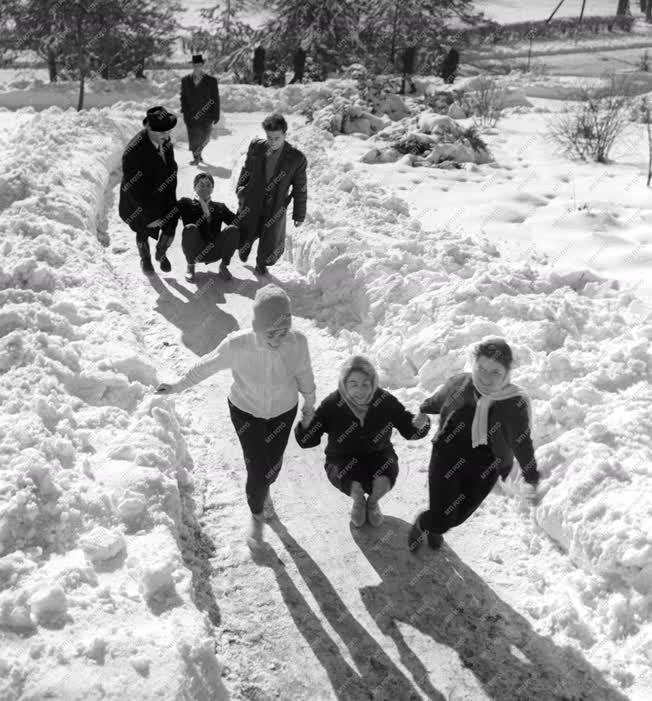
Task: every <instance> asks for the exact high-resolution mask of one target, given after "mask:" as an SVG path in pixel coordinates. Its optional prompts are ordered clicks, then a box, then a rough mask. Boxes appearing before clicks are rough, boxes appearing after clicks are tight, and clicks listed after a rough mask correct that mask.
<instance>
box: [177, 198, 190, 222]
mask: <svg viewBox="0 0 652 701" xmlns="http://www.w3.org/2000/svg"><path fill="white" fill-rule="evenodd" d="M177 207H178V209H179V217H180V218H181V221H182V222H183V225H184V226H185V225H186V224H192V221H191V219H192V215H191V211H192V210H191V207H190V198H188V197H181V198H180V199H179V200H177Z"/></svg>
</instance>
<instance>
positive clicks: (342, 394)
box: [295, 355, 430, 527]
mask: <svg viewBox="0 0 652 701" xmlns="http://www.w3.org/2000/svg"><path fill="white" fill-rule="evenodd" d="M393 428H397V429H398V431H399V432H400V434H401V435H402V436H403V437H404V438H406V439H407V440H416V439H418V438H423V437H424V436H425V435H426V434H427V433H428V430H429V429H430V420H429V419H428V417H427V416H425V415H419V416H417V417H415V416H414V415H413V414H411V413H410V412H409V411H407V410H406V408H405V407H404V406H403V405H402V404H401V402H399V400H398V399H396V397H394V396H393V395H392V394H390V393H389V392H387V391H385V390H384V389H380V388H379V387H378V375H377V373H376V370H375V368H374V366H373V365H372V364H371V363H370V362H369V361H368V360H367V359H366V358H364V357H363V356H359V355H356V356H353V358H351V359H350V360H349V361H348V362H347V363H345V365H344V367H343V368H342V372H341V375H340V381H339V387H338V389H337V391H335V392H333V393H332V394H329V395H328V397H326V399H324V401H323V402H322V403H321V404H320V406H319V408H318V409H317V411H316V412H315V415H314V417H313V418H312V420H311V421H310V422H309V423H308V422H307V421H306V422H305V423H304V422H302V423H299V424H297V426H296V428H295V436H296V439H297V442H298V443H299V445H300V446H301V447H302V448H314V447H315V446H318V445H319V442H320V441H321V437H322V435H323V434H324V433H327V434H328V444H327V445H326V465H325V469H326V475H327V476H328V479H329V480H330V482H331V484H333V486H335V487H337V489H339V490H340V491H342V492H344V494H346V495H348V496H350V497H352V499H353V508H352V510H351V522H352V523H353V525H354V526H356V527H360V526H362V525H363V524H364V522H365V520H368V521H369V523H370V524H371V525H372V526H380V524H381V523H382V521H383V515H382V512H381V511H380V507H379V505H378V501H379V500H380V499H381V498H382V497H383V496H385V494H387V493H388V492H389V491H390V490H391V489H392V487H393V486H394V484H395V482H396V477H397V476H398V457H397V455H396V453H395V452H394V447H393V446H392V442H391V437H392V429H393ZM365 494H369V499H368V500H366V499H365Z"/></svg>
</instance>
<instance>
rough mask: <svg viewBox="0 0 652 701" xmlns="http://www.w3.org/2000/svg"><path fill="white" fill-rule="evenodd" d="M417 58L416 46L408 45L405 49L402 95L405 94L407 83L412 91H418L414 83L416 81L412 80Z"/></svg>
mask: <svg viewBox="0 0 652 701" xmlns="http://www.w3.org/2000/svg"><path fill="white" fill-rule="evenodd" d="M416 60H417V48H416V46H408V47H406V48H405V49H403V55H402V64H403V65H402V78H401V95H405V86H406V83H409V85H410V92H411V93H414V92H416V87H415V85H414V82H413V81H412V75H413V74H414V70H415V66H416Z"/></svg>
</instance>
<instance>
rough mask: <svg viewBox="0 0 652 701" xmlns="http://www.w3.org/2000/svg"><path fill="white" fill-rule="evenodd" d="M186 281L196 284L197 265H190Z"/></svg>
mask: <svg viewBox="0 0 652 701" xmlns="http://www.w3.org/2000/svg"><path fill="white" fill-rule="evenodd" d="M186 280H187V281H188V282H195V264H194V263H188V270H186Z"/></svg>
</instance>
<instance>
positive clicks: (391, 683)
mask: <svg viewBox="0 0 652 701" xmlns="http://www.w3.org/2000/svg"><path fill="white" fill-rule="evenodd" d="M270 526H271V528H273V529H274V531H275V532H276V533H277V535H278V537H279V538H280V540H281V542H282V543H283V545H284V546H285V549H286V550H287V552H288V553H289V554H290V556H291V557H292V559H293V560H294V562H295V564H296V566H297V569H298V570H299V573H300V574H301V576H302V578H303V579H304V581H305V582H306V584H307V585H308V587H309V588H310V591H311V592H312V594H313V596H314V597H315V599H316V601H317V603H318V604H319V608H320V609H321V612H322V614H323V615H324V617H325V618H326V620H327V621H328V622H329V624H330V625H331V626H332V627H333V629H334V630H335V632H336V633H337V634H338V635H339V636H340V638H341V639H342V640H343V641H344V643H345V645H346V646H347V648H348V650H349V653H350V654H351V657H352V658H353V660H354V662H355V664H356V666H357V668H358V669H359V670H360V673H358V672H356V671H355V670H354V669H352V668H351V665H349V663H348V662H347V661H346V659H345V658H344V657H343V656H342V654H341V653H340V651H339V650H338V648H337V644H336V643H335V642H334V641H333V639H332V638H331V637H330V635H329V634H328V633H327V631H326V630H325V629H324V627H323V625H322V623H321V621H320V620H319V618H318V617H317V616H316V615H315V614H314V613H313V612H312V611H311V609H310V606H309V605H308V604H307V602H306V600H305V599H304V598H303V596H302V595H301V593H300V592H299V590H298V589H297V587H296V585H295V584H294V582H293V581H292V578H291V577H290V576H289V574H288V573H287V571H286V569H285V565H284V564H283V563H282V562H281V561H280V560H279V558H278V557H277V556H276V554H275V553H274V552H273V550H272V549H271V547H270V546H267V549H266V552H265V554H264V555H263V554H260V555H255V556H254V559H255V561H256V563H257V564H259V565H263V566H267V567H270V568H271V569H272V570H273V571H274V574H275V575H276V579H277V582H278V586H279V589H280V591H281V594H282V596H283V599H284V601H285V603H286V605H287V607H288V611H289V612H290V614H291V615H292V617H293V619H294V622H295V624H296V626H297V628H298V629H299V630H300V631H301V634H302V635H303V637H304V638H305V640H306V641H307V642H308V643H309V644H310V647H311V648H312V650H313V652H314V653H315V656H316V657H317V659H318V660H319V661H320V663H321V665H322V666H323V668H324V670H325V671H326V673H327V674H328V677H329V679H330V681H331V684H332V686H333V692H334V694H335V697H336V698H337V699H340V701H358V700H362V699H365V700H366V699H369V698H372V697H373V698H375V699H385V700H387V701H390V699H391V701H413V700H414V701H416V700H418V699H420V698H421V697H420V695H419V693H418V692H417V690H416V688H415V687H414V685H413V684H412V682H411V681H410V679H408V678H407V677H406V676H405V674H403V672H401V670H400V669H399V668H398V667H397V666H396V665H395V664H394V663H393V662H392V660H391V659H390V657H389V656H388V655H387V654H386V653H385V651H384V650H383V648H382V647H381V645H380V644H379V643H378V642H377V641H376V639H375V638H374V637H373V636H372V635H370V634H369V633H368V632H367V631H366V630H365V628H364V627H363V626H362V625H361V624H360V623H359V622H358V621H357V620H356V619H355V617H354V616H353V614H352V613H351V612H350V611H349V610H348V608H347V607H346V605H345V603H344V602H343V601H342V599H341V598H340V596H339V594H338V593H337V591H336V590H335V588H334V587H333V585H332V584H331V583H330V581H329V580H328V578H327V577H326V576H325V575H324V573H323V572H322V571H321V569H320V568H319V567H318V565H317V563H316V562H315V561H314V560H313V559H312V558H311V557H310V555H309V554H308V552H307V551H306V550H304V549H303V548H302V547H301V546H300V545H299V543H297V541H296V540H295V539H294V538H293V537H292V535H291V534H290V533H289V531H288V530H287V528H286V527H285V526H284V525H283V524H282V523H281V521H280V520H279V519H278V518H276V519H274V520H273V521H272V522H271V523H270ZM430 698H432V699H436V700H437V701H445V697H444V696H443V695H442V694H440V693H438V692H436V691H435V690H434V689H432V688H431V696H430Z"/></svg>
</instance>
